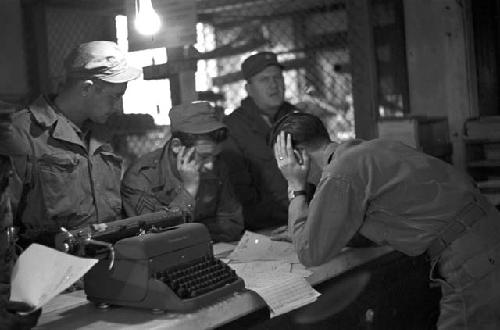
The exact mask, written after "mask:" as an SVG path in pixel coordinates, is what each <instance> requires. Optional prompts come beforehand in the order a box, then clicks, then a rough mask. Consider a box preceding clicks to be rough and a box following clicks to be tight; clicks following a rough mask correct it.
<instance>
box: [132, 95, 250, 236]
mask: <svg viewBox="0 0 500 330" xmlns="http://www.w3.org/2000/svg"><path fill="white" fill-rule="evenodd" d="M169 116H170V128H171V132H172V137H171V139H170V140H169V141H168V142H167V143H166V144H165V146H164V147H163V148H161V149H158V150H155V151H153V152H151V153H149V154H146V155H144V156H143V157H141V158H140V159H139V160H138V161H137V162H136V163H134V164H132V165H131V166H130V168H129V169H128V170H127V172H126V173H125V176H124V178H123V181H122V202H123V208H124V210H125V212H126V215H127V216H129V217H130V216H135V215H140V214H145V213H150V212H155V211H158V210H161V209H162V208H165V207H167V208H176V207H177V208H180V209H181V210H183V211H184V212H185V213H186V214H187V215H188V216H189V218H190V220H189V221H193V222H200V223H203V224H205V225H206V226H207V228H208V230H209V232H210V234H211V236H212V239H214V240H216V241H233V240H237V239H239V238H240V236H241V233H242V231H243V216H242V211H241V205H240V204H239V202H238V201H237V200H236V198H235V196H234V194H233V189H232V186H231V184H230V183H229V181H228V176H227V170H226V169H225V167H224V165H223V163H222V162H221V160H220V159H218V158H217V154H218V153H219V143H220V142H222V141H223V140H224V139H225V138H226V136H227V128H226V125H224V124H223V123H222V122H221V121H220V120H218V119H217V116H216V114H215V110H214V108H213V107H212V106H211V105H210V104H209V103H208V102H193V103H188V104H183V105H178V106H174V107H173V108H172V109H171V110H170V113H169Z"/></svg>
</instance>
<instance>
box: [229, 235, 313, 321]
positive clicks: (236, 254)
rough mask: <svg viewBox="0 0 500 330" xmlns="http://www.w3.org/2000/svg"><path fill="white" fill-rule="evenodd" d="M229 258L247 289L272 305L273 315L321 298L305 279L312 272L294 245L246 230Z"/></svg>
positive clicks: (231, 265)
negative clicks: (303, 262)
mask: <svg viewBox="0 0 500 330" xmlns="http://www.w3.org/2000/svg"><path fill="white" fill-rule="evenodd" d="M227 258H228V261H227V262H228V264H229V266H230V267H232V268H233V269H234V270H235V271H236V273H237V274H238V276H240V277H241V278H243V279H244V280H245V286H246V288H247V289H249V290H252V291H255V292H256V293H258V294H259V295H260V296H261V297H262V298H263V299H264V301H265V302H266V303H267V304H268V305H269V308H270V309H271V316H277V315H280V314H283V313H286V312H289V311H291V310H293V309H296V308H298V307H301V306H304V305H306V304H309V303H311V302H313V301H315V300H316V299H317V297H318V296H319V295H320V294H319V293H318V292H317V291H316V290H314V289H313V288H312V287H311V285H310V284H309V283H308V282H307V281H306V280H305V279H304V277H308V276H309V275H310V274H311V271H309V270H307V269H306V268H305V267H304V266H303V265H301V264H300V263H299V259H298V256H297V253H296V252H295V249H294V247H293V245H292V244H291V243H288V242H282V241H272V240H271V239H270V238H269V237H267V236H264V235H260V234H256V233H253V232H249V231H246V232H245V234H244V235H243V237H242V238H241V240H240V242H239V243H238V245H237V246H236V248H235V249H234V250H233V252H232V253H231V254H229V256H228V257H227Z"/></svg>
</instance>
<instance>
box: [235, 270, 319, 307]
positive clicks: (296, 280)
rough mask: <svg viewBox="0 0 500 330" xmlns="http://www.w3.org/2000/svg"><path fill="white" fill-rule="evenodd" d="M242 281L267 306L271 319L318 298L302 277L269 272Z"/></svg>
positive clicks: (316, 293) (317, 294) (317, 293)
mask: <svg viewBox="0 0 500 330" xmlns="http://www.w3.org/2000/svg"><path fill="white" fill-rule="evenodd" d="M243 279H244V280H245V284H246V285H245V286H246V287H247V288H248V289H250V290H253V291H255V292H256V293H257V294H259V296H261V297H262V298H263V299H264V301H265V302H266V303H267V304H268V306H269V308H270V309H271V317H274V316H277V315H280V314H283V313H287V312H289V311H291V310H294V309H296V308H299V307H301V306H304V305H307V304H310V303H312V302H314V301H315V300H316V299H317V298H318V297H319V296H320V293H319V292H317V291H316V290H314V289H313V288H312V287H311V285H309V283H308V282H307V281H306V280H305V279H304V278H303V277H302V276H300V275H296V274H291V273H289V274H286V273H280V272H269V273H260V274H253V275H252V276H250V277H247V278H243Z"/></svg>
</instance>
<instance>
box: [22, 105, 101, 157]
mask: <svg viewBox="0 0 500 330" xmlns="http://www.w3.org/2000/svg"><path fill="white" fill-rule="evenodd" d="M29 111H30V112H31V114H32V115H33V118H34V119H35V121H36V122H37V123H38V124H39V125H41V126H43V127H45V128H46V129H48V128H51V127H52V128H53V129H52V130H51V131H50V135H51V136H52V137H53V138H54V139H57V140H61V141H64V142H69V143H73V144H76V145H79V146H81V147H82V148H84V149H85V150H87V144H86V143H85V142H84V141H83V139H84V137H83V133H82V131H81V130H80V128H79V127H78V126H76V125H75V124H74V123H73V122H71V121H70V120H69V119H68V118H66V116H64V114H63V113H62V112H61V111H60V110H59V109H57V107H56V105H55V104H54V103H53V102H52V98H50V97H48V96H40V97H39V98H38V99H37V100H35V102H34V103H33V104H31V105H30V106H29ZM90 127H93V126H90ZM87 134H90V136H89V139H88V140H89V153H90V154H93V153H94V152H95V151H97V150H98V149H100V148H104V149H106V150H104V151H107V150H108V149H110V147H109V146H106V145H107V143H106V142H105V141H103V140H102V139H100V138H97V139H96V138H94V135H95V134H94V132H93V130H91V129H90V128H89V130H88V133H87ZM107 147H109V148H107Z"/></svg>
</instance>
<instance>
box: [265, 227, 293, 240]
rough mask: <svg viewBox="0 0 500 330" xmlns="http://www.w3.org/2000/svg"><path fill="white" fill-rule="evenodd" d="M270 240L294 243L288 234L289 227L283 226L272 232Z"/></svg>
mask: <svg viewBox="0 0 500 330" xmlns="http://www.w3.org/2000/svg"><path fill="white" fill-rule="evenodd" d="M270 238H271V240H272V241H285V242H291V241H292V238H291V237H290V235H289V234H288V226H281V227H278V228H276V229H274V230H273V231H272V232H271V237H270Z"/></svg>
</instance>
